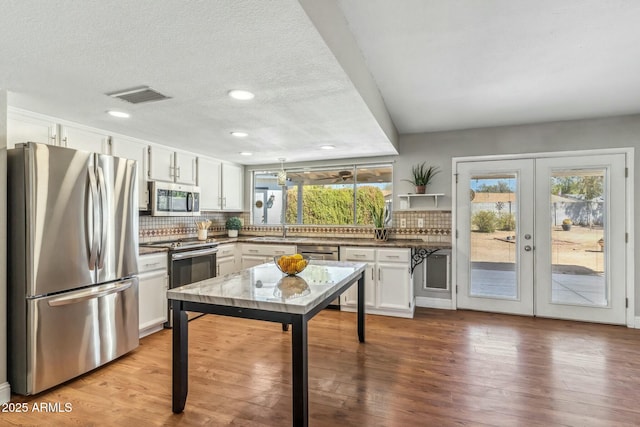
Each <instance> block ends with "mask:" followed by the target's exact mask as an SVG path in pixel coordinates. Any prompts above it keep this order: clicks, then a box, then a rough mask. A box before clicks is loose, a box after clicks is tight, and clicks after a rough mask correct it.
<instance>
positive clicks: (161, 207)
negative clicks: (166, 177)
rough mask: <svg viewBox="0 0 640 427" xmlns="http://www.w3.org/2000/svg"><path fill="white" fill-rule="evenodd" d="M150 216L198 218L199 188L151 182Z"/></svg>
mask: <svg viewBox="0 0 640 427" xmlns="http://www.w3.org/2000/svg"><path fill="white" fill-rule="evenodd" d="M150 186H151V191H150V193H151V215H152V216H199V215H200V187H196V186H195V185H182V184H173V183H170V182H159V181H152V182H151V183H150Z"/></svg>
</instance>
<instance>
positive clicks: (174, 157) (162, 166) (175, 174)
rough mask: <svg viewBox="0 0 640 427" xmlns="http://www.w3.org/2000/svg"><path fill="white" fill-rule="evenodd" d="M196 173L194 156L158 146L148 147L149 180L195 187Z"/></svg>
mask: <svg viewBox="0 0 640 427" xmlns="http://www.w3.org/2000/svg"><path fill="white" fill-rule="evenodd" d="M196 172H197V167H196V156H195V155H192V154H189V153H185V152H175V151H174V150H171V149H170V148H165V147H161V146H159V145H152V146H151V147H149V179H150V180H152V181H169V182H176V183H179V184H189V185H195V184H196Z"/></svg>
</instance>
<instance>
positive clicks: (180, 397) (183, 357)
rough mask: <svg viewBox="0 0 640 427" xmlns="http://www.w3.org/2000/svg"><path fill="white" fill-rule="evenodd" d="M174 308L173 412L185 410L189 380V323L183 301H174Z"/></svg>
mask: <svg viewBox="0 0 640 427" xmlns="http://www.w3.org/2000/svg"><path fill="white" fill-rule="evenodd" d="M171 304H172V308H173V388H172V390H173V402H172V409H173V412H174V413H176V414H178V413H180V412H182V411H183V410H184V405H185V404H186V402H187V391H188V380H189V361H188V358H189V357H188V356H189V345H188V343H189V340H188V338H189V337H188V331H189V325H188V321H187V313H186V312H185V311H182V310H181V308H182V303H181V301H172V302H171Z"/></svg>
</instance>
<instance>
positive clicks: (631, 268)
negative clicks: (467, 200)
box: [451, 147, 640, 328]
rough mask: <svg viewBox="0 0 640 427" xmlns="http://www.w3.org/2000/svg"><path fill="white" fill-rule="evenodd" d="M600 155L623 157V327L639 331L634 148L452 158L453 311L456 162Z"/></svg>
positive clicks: (454, 289) (453, 296) (453, 299)
mask: <svg viewBox="0 0 640 427" xmlns="http://www.w3.org/2000/svg"><path fill="white" fill-rule="evenodd" d="M602 154H625V156H626V163H627V168H628V178H627V182H626V184H627V185H626V190H627V192H626V197H627V203H626V205H627V212H626V229H627V234H628V239H629V240H628V243H627V245H626V251H625V253H626V265H627V271H626V290H627V301H628V307H627V313H626V314H627V316H626V323H627V327H629V328H634V327H637V328H640V321H639V320H637V319H636V314H635V287H634V285H635V262H634V261H635V250H634V245H635V239H634V235H635V227H634V212H635V209H634V176H635V174H634V148H633V147H621V148H603V149H594V150H573V151H550V152H543V153H521V154H498V155H487V156H464V157H452V158H451V173H452V176H451V178H452V179H451V200H452V204H451V227H452V229H451V236H452V239H451V243H452V254H451V272H452V275H451V279H452V281H451V283H452V286H451V290H452V291H451V302H452V306H453V307H457V306H458V302H457V294H456V293H457V283H458V277H457V272H456V271H457V262H458V260H457V255H456V249H457V248H456V240H457V233H456V230H457V229H458V224H457V222H456V221H457V220H456V218H457V206H456V202H455V201H456V200H457V191H456V189H457V185H456V179H457V173H456V170H457V166H458V163H459V162H473V161H488V160H510V159H523V158H544V157H558V156H574V157H577V156H592V155H602ZM638 319H640V316H638Z"/></svg>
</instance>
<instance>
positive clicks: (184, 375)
mask: <svg viewBox="0 0 640 427" xmlns="http://www.w3.org/2000/svg"><path fill="white" fill-rule="evenodd" d="M365 268H366V264H365V263H359V262H340V261H313V262H312V263H311V264H310V265H309V266H307V268H306V269H305V270H304V271H303V272H302V273H300V274H299V275H297V276H286V275H284V274H283V273H281V272H280V270H278V268H277V267H276V265H275V264H274V263H268V264H262V265H258V266H256V267H252V268H248V269H246V270H242V271H241V272H239V273H235V274H229V275H226V276H222V277H217V278H213V279H208V280H203V281H201V282H197V283H193V284H190V285H186V286H182V287H179V288H175V289H170V290H169V291H168V292H167V297H168V298H169V300H170V303H171V305H172V308H173V379H172V381H173V388H172V391H173V403H172V405H173V408H172V409H173V412H175V413H180V412H182V411H183V410H184V407H185V404H186V400H187V385H188V322H187V314H186V311H197V312H200V313H209V314H219V315H223V316H231V317H242V318H246V319H255V320H264V321H269V322H276V323H281V324H282V325H283V330H286V329H287V328H286V326H287V325H291V326H292V330H291V340H292V343H291V353H292V358H291V362H292V377H293V378H292V388H293V390H292V396H293V402H292V405H293V425H294V426H306V425H308V419H309V410H308V409H309V408H308V406H309V403H308V359H307V322H308V321H309V320H311V319H312V318H313V316H315V315H316V314H317V313H318V312H320V310H322V309H323V308H325V307H327V306H328V305H329V304H330V303H331V301H333V300H334V299H335V298H336V297H338V296H339V295H340V294H342V293H343V292H344V291H346V290H347V289H349V287H351V286H352V285H353V284H354V283H355V282H357V283H358V316H357V319H358V339H359V340H360V342H364V335H365V331H364V271H365Z"/></svg>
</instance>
